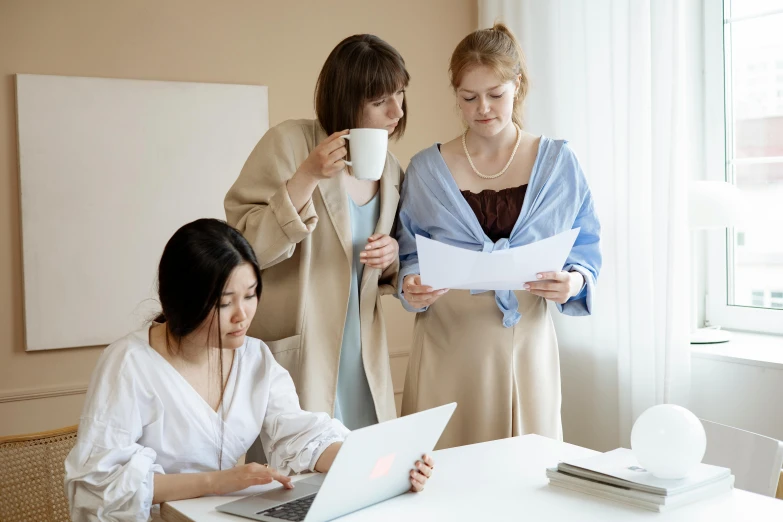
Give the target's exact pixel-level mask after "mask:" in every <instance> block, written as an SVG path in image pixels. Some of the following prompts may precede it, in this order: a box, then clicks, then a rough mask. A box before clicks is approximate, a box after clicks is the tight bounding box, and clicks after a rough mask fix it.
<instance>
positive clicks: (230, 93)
mask: <svg viewBox="0 0 783 522" xmlns="http://www.w3.org/2000/svg"><path fill="white" fill-rule="evenodd" d="M16 88H17V121H18V135H19V163H20V177H21V180H20V181H21V185H20V186H21V206H22V244H23V259H24V300H25V322H26V340H27V350H45V349H52V348H67V347H76V346H94V345H104V344H109V343H111V342H113V341H114V340H116V339H118V338H119V337H121V336H123V335H125V334H126V333H128V332H130V331H132V330H134V329H137V328H139V327H140V326H142V324H143V323H144V321H145V320H147V319H149V318H150V317H151V316H152V315H154V313H155V311H156V310H159V305H158V303H157V301H156V300H155V295H156V294H155V278H156V270H157V265H158V261H159V260H160V255H161V253H162V252H163V247H164V246H165V244H166V241H168V239H169V238H170V237H171V235H172V234H173V233H174V231H176V230H177V229H178V228H179V227H180V226H182V225H184V224H185V223H187V222H189V221H192V220H194V219H197V218H200V217H216V218H220V219H225V213H224V211H223V198H224V196H225V194H226V192H227V191H228V189H229V188H230V187H231V185H232V184H233V182H234V180H235V179H236V178H237V176H238V175H239V172H240V170H241V168H242V165H243V164H244V162H245V159H246V158H247V156H248V155H249V154H250V152H251V151H252V149H253V147H254V146H255V145H256V143H257V142H258V140H259V139H260V138H261V136H262V135H263V134H264V132H266V130H267V128H268V126H269V115H268V105H267V88H266V87H261V86H251V85H225V84H203V83H186V82H161V81H142V80H115V79H104V78H78V77H65V76H43V75H27V74H20V75H17V76H16Z"/></svg>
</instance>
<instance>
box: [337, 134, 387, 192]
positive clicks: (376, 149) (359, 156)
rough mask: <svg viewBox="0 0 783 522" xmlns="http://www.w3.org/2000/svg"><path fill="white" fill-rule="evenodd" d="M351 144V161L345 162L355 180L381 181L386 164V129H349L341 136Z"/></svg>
mask: <svg viewBox="0 0 783 522" xmlns="http://www.w3.org/2000/svg"><path fill="white" fill-rule="evenodd" d="M343 138H345V139H346V140H348V141H350V142H351V145H350V146H351V161H347V160H346V161H345V164H346V165H349V166H350V167H351V169H352V172H353V176H354V177H355V178H356V179H371V180H378V179H381V174H383V166H384V165H385V164H386V148H387V147H388V145H389V132H388V131H387V130H386V129H351V131H350V133H349V134H346V135H345V136H343Z"/></svg>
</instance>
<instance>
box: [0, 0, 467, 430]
mask: <svg viewBox="0 0 783 522" xmlns="http://www.w3.org/2000/svg"><path fill="white" fill-rule="evenodd" d="M475 4H476V2H475V1H474V0H426V1H423V0H419V1H417V0H397V1H394V2H379V1H367V0H342V1H340V2H321V1H317V2H316V1H296V2H294V1H283V0H279V1H262V0H211V1H207V0H135V1H132V2H122V1H119V0H112V1H106V0H78V1H76V0H71V1H67V2H64V1H62V0H49V1H43V0H2V1H0V436H2V435H8V434H15V433H25V432H30V431H38V430H46V429H52V428H56V427H59V426H64V425H68V424H74V423H76V422H77V419H78V413H79V410H80V408H81V404H82V400H83V397H84V395H83V393H84V390H85V389H86V386H87V382H88V380H89V376H90V372H91V371H92V368H93V366H94V364H95V361H96V359H97V357H98V355H99V353H100V348H78V349H68V350H58V351H47V352H38V353H25V351H24V339H23V336H24V317H23V307H22V299H23V292H22V260H21V235H20V218H19V216H20V212H19V179H18V169H17V164H18V162H17V150H16V122H15V109H14V107H15V94H14V87H13V85H14V83H13V75H14V74H15V73H36V74H60V75H72V76H99V77H110V78H138V79H154V80H179V81H197V82H222V83H245V84H257V85H267V86H268V87H269V104H270V110H269V116H270V124H271V125H274V124H276V123H279V122H280V121H283V120H285V119H288V118H300V117H312V115H313V111H312V92H313V86H314V84H315V79H316V77H317V75H318V71H319V69H320V66H321V64H322V63H323V61H324V59H325V58H326V56H327V54H328V53H329V51H330V50H331V49H332V47H333V46H334V45H335V44H336V43H337V42H338V41H340V40H341V39H342V38H344V37H345V36H348V35H350V34H355V33H374V34H377V35H378V36H380V37H381V38H384V39H385V40H387V41H388V42H389V43H391V44H392V45H393V46H395V47H396V48H397V49H398V50H399V51H400V52H401V53H402V55H403V56H404V57H405V59H406V61H407V64H408V68H409V70H410V73H411V76H412V78H413V79H412V82H411V85H410V87H409V89H408V96H409V98H408V100H409V115H410V120H409V126H408V129H409V130H408V133H407V135H406V136H405V138H404V139H403V140H402V141H401V142H399V143H397V144H394V145H393V146H392V150H394V152H395V153H396V154H397V156H398V157H399V159H400V161H401V162H402V163H403V165H406V164H407V163H408V160H409V159H410V157H411V156H412V155H413V154H415V153H416V152H417V151H418V150H420V149H422V148H424V147H426V146H429V145H431V144H432V143H433V142H434V141H435V140H445V139H447V138H449V137H451V136H453V135H455V134H456V132H457V131H458V125H459V123H458V120H457V118H456V116H455V111H454V99H453V96H452V94H451V92H450V90H449V88H448V81H447V76H446V68H447V64H448V58H449V55H450V53H451V50H452V49H453V48H454V46H455V45H456V44H457V42H458V41H459V40H460V39H461V38H462V37H463V36H464V35H465V34H467V33H468V32H470V31H471V30H473V29H474V28H475V26H476V20H477V13H476V7H475ZM52 175H53V176H56V175H57V173H56V172H53V173H52ZM107 291H110V289H107ZM384 304H385V305H386V309H387V315H388V316H389V320H390V321H391V325H390V326H391V328H390V331H391V336H392V337H391V340H390V341H391V342H390V344H391V350H392V351H393V352H397V353H400V356H396V357H395V356H393V358H392V365H393V367H394V373H395V381H396V382H395V384H396V387H397V390H400V389H401V385H402V383H401V381H400V380H401V376H402V373H403V372H404V368H405V362H406V359H407V357H405V354H404V352H405V350H407V348H408V343H409V340H410V327H411V317H410V316H409V315H407V314H406V313H405V312H404V311H402V308H401V307H400V306H399V304H398V303H396V302H395V301H394V300H393V299H387V300H386V301H385V302H384Z"/></svg>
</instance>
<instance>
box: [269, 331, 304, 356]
mask: <svg viewBox="0 0 783 522" xmlns="http://www.w3.org/2000/svg"><path fill="white" fill-rule="evenodd" d="M265 342H266V345H267V346H268V347H269V351H270V352H272V354H274V355H275V356H277V354H278V353H283V352H288V351H291V350H298V349H299V348H301V347H302V336H301V335H292V336H291V337H284V338H283V339H278V340H277V341H265Z"/></svg>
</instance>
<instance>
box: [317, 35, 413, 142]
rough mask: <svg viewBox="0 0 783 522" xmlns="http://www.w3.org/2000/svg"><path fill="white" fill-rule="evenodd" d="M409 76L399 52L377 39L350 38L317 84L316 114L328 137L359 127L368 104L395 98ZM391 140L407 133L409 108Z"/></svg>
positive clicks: (330, 59) (404, 107)
mask: <svg viewBox="0 0 783 522" xmlns="http://www.w3.org/2000/svg"><path fill="white" fill-rule="evenodd" d="M409 81H410V75H409V74H408V70H407V69H406V68H405V61H404V60H403V59H402V56H400V53H398V52H397V50H396V49H395V48H394V47H392V46H391V45H389V44H387V43H386V42H384V41H383V40H381V39H380V38H378V37H377V36H373V35H371V34H357V35H354V36H349V37H348V38H346V39H345V40H343V41H342V42H340V43H339V44H337V47H335V48H334V49H333V50H332V52H331V53H330V54H329V57H328V58H327V59H326V62H325V63H324V66H323V68H322V69H321V74H319V75H318V82H317V83H316V85H315V113H316V114H317V115H318V122H319V123H320V124H321V127H323V129H324V130H325V131H326V133H327V134H332V133H334V132H337V131H341V130H345V129H352V128H356V126H358V125H359V121H360V119H361V114H362V109H363V107H364V104H365V103H367V102H368V101H373V100H378V99H380V98H383V97H384V96H388V95H392V94H394V93H396V92H397V91H399V90H400V89H404V88H405V87H407V86H408V82H409ZM402 111H403V113H404V114H403V116H402V118H400V121H399V123H397V128H396V129H394V132H392V134H391V136H390V137H393V138H400V137H401V136H402V135H403V133H404V132H405V123H406V122H407V120H408V107H407V102H406V100H405V98H403V101H402Z"/></svg>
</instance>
